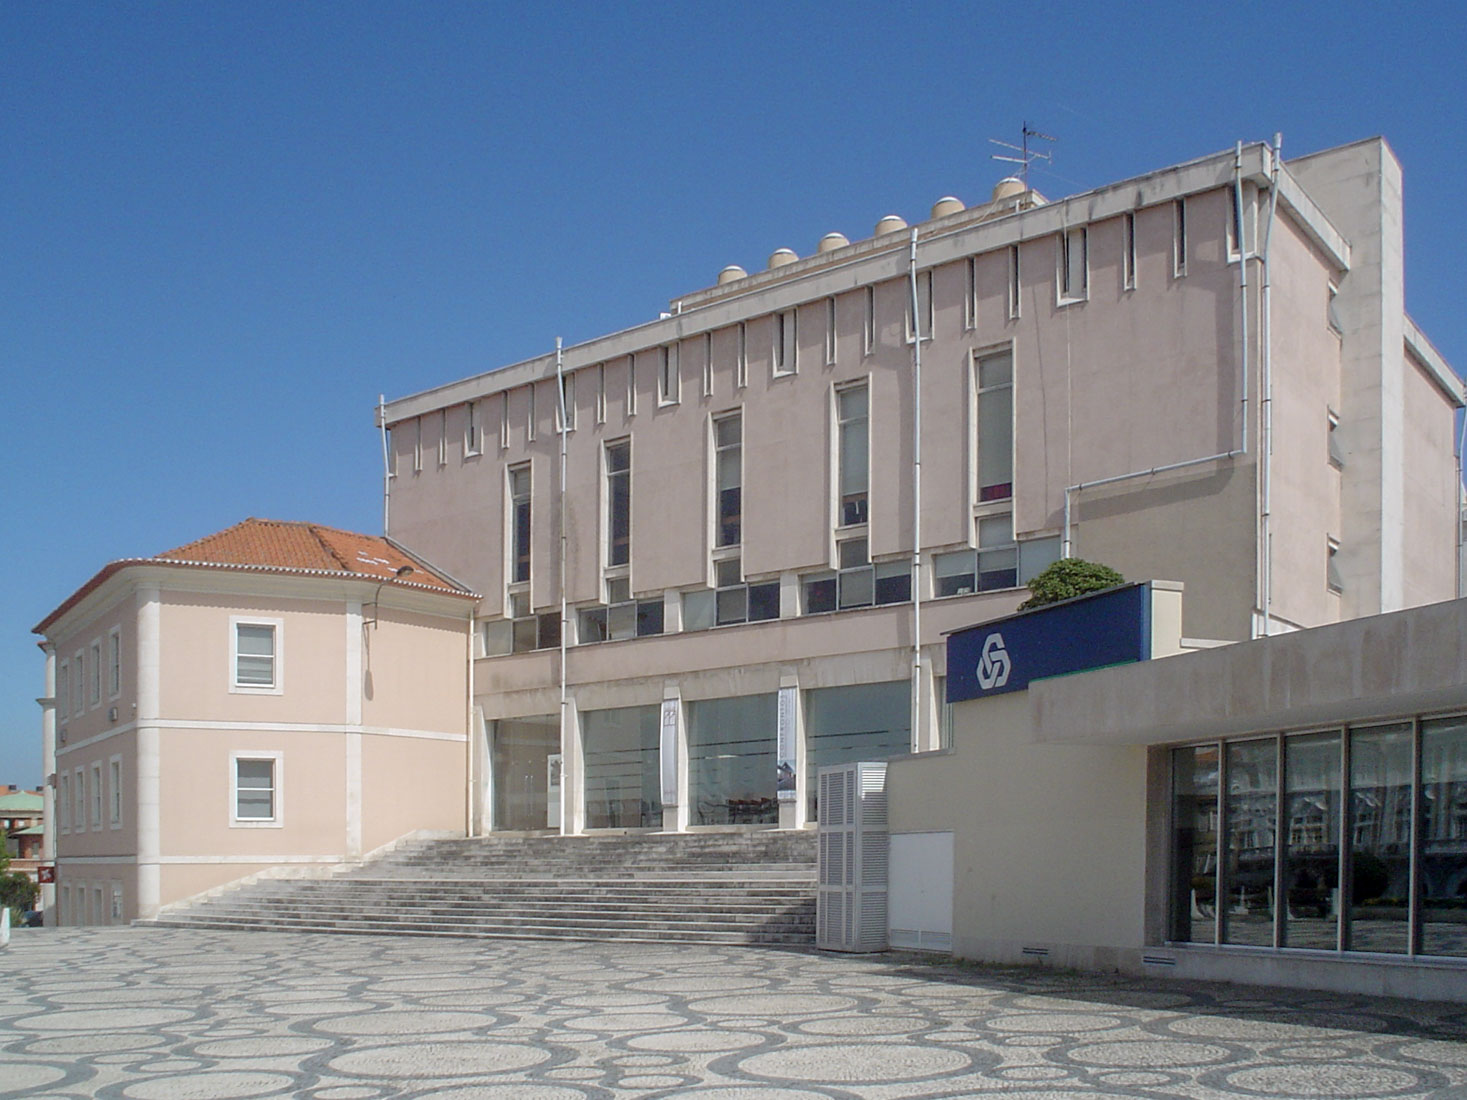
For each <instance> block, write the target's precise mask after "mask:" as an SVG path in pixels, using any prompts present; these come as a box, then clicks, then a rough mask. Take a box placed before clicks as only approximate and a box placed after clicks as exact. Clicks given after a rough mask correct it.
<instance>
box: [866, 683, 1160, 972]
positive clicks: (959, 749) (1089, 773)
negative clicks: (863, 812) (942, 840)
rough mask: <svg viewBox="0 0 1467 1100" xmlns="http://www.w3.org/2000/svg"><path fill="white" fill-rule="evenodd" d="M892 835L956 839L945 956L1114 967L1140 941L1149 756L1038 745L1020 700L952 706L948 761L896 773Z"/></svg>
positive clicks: (889, 785) (896, 768)
mask: <svg viewBox="0 0 1467 1100" xmlns="http://www.w3.org/2000/svg"><path fill="white" fill-rule="evenodd" d="M886 792H887V808H888V809H887V813H888V822H889V828H890V831H891V832H892V833H893V834H898V833H923V832H951V833H953V860H954V867H953V952H954V954H956V955H959V956H963V957H967V958H982V959H990V960H995V961H1003V962H1016V961H1019V960H1020V959H1022V958H1023V955H1022V954H1021V949H1022V948H1023V947H1025V946H1031V947H1034V946H1038V947H1046V948H1048V949H1049V950H1050V960H1051V961H1052V962H1056V963H1059V964H1060V965H1066V964H1068V965H1087V966H1095V965H1098V966H1114V965H1118V964H1119V963H1120V962H1121V961H1123V960H1122V959H1121V953H1124V952H1135V951H1136V950H1138V949H1139V948H1140V947H1141V946H1142V944H1143V941H1144V927H1143V910H1144V896H1145V851H1146V843H1145V841H1146V829H1145V824H1146V755H1145V750H1144V749H1140V748H1134V747H1129V746H1126V747H1099V748H1096V747H1089V746H1075V745H1063V746H1060V745H1041V744H1036V743H1034V741H1033V726H1032V718H1031V715H1030V708H1029V697H1028V694H1027V693H1026V692H1014V693H1011V694H1008V695H1001V696H997V697H994V698H991V699H986V700H974V701H971V702H966V703H959V704H956V705H955V707H954V710H953V747H952V750H951V751H948V752H941V753H931V754H924V755H921V756H913V757H907V758H905V759H898V760H893V761H891V762H890V763H889V764H888V765H887V773H886Z"/></svg>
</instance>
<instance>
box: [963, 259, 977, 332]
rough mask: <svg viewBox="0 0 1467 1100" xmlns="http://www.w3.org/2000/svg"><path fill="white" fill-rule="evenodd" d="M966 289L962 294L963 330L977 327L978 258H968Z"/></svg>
mask: <svg viewBox="0 0 1467 1100" xmlns="http://www.w3.org/2000/svg"><path fill="white" fill-rule="evenodd" d="M966 266H967V274H968V281H967V288H966V290H965V292H964V294H963V328H964V329H969V330H971V329H975V328H977V327H978V257H977V256H969V257H968V263H967V265H966Z"/></svg>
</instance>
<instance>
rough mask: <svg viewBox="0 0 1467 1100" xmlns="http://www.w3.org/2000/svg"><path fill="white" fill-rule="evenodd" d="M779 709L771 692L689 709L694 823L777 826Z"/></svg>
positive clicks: (702, 702)
mask: <svg viewBox="0 0 1467 1100" xmlns="http://www.w3.org/2000/svg"><path fill="white" fill-rule="evenodd" d="M778 706H779V704H778V696H776V695H775V694H774V693H772V692H771V693H770V694H768V695H740V696H735V697H733V698H730V699H702V700H699V701H697V702H691V703H689V704H688V705H687V712H688V783H689V786H690V788H691V791H690V794H691V802H692V806H691V807H690V810H691V814H690V818H691V822H692V824H694V825H762V824H771V825H772V824H777V823H778V821H779V804H778V803H777V802H776V801H775V793H774V783H775V774H774V768H775V760H774V750H775V745H774V740H775V730H776V726H777V723H778Z"/></svg>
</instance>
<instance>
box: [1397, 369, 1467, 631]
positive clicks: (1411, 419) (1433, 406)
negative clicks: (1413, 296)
mask: <svg viewBox="0 0 1467 1100" xmlns="http://www.w3.org/2000/svg"><path fill="white" fill-rule="evenodd" d="M1404 383H1405V386H1404V395H1405V405H1406V410H1405V419H1406V424H1407V425H1408V430H1407V432H1406V439H1405V469H1404V486H1403V494H1402V495H1403V500H1402V511H1403V515H1404V518H1405V523H1406V537H1405V539H1404V540H1403V545H1404V548H1405V568H1404V570H1403V574H1404V586H1405V587H1404V602H1405V606H1406V607H1417V606H1420V605H1421V604H1427V603H1435V602H1437V601H1438V600H1448V599H1451V598H1453V597H1454V596H1456V594H1457V589H1456V569H1455V562H1453V561H1451V560H1449V559H1447V558H1445V557H1444V556H1443V555H1442V554H1440V553H1438V552H1437V548H1438V547H1440V546H1441V545H1442V544H1443V543H1449V542H1450V541H1451V540H1452V537H1453V534H1454V532H1455V529H1456V524H1457V516H1456V511H1455V505H1456V502H1457V491H1458V490H1457V478H1456V472H1455V470H1454V468H1453V461H1454V460H1453V451H1452V441H1451V436H1452V430H1453V428H1454V427H1455V423H1454V420H1455V418H1454V416H1453V408H1452V405H1451V403H1450V402H1449V401H1448V400H1447V398H1446V396H1445V395H1444V394H1443V393H1442V391H1441V388H1440V387H1439V386H1438V385H1437V384H1436V383H1435V382H1434V381H1433V380H1432V379H1431V378H1429V377H1428V376H1427V374H1426V371H1425V370H1424V369H1423V368H1422V366H1421V365H1420V364H1419V363H1418V362H1416V360H1415V357H1414V356H1412V355H1410V354H1409V353H1408V354H1407V355H1406V371H1405V377H1404Z"/></svg>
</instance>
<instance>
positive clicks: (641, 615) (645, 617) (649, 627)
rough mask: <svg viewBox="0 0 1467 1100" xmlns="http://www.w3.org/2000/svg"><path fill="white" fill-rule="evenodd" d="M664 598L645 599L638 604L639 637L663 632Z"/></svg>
mask: <svg viewBox="0 0 1467 1100" xmlns="http://www.w3.org/2000/svg"><path fill="white" fill-rule="evenodd" d="M663 607H664V604H663V601H662V600H643V601H642V602H641V603H639V604H637V637H639V638H645V637H646V636H647V635H649V634H661V633H662V612H663Z"/></svg>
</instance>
